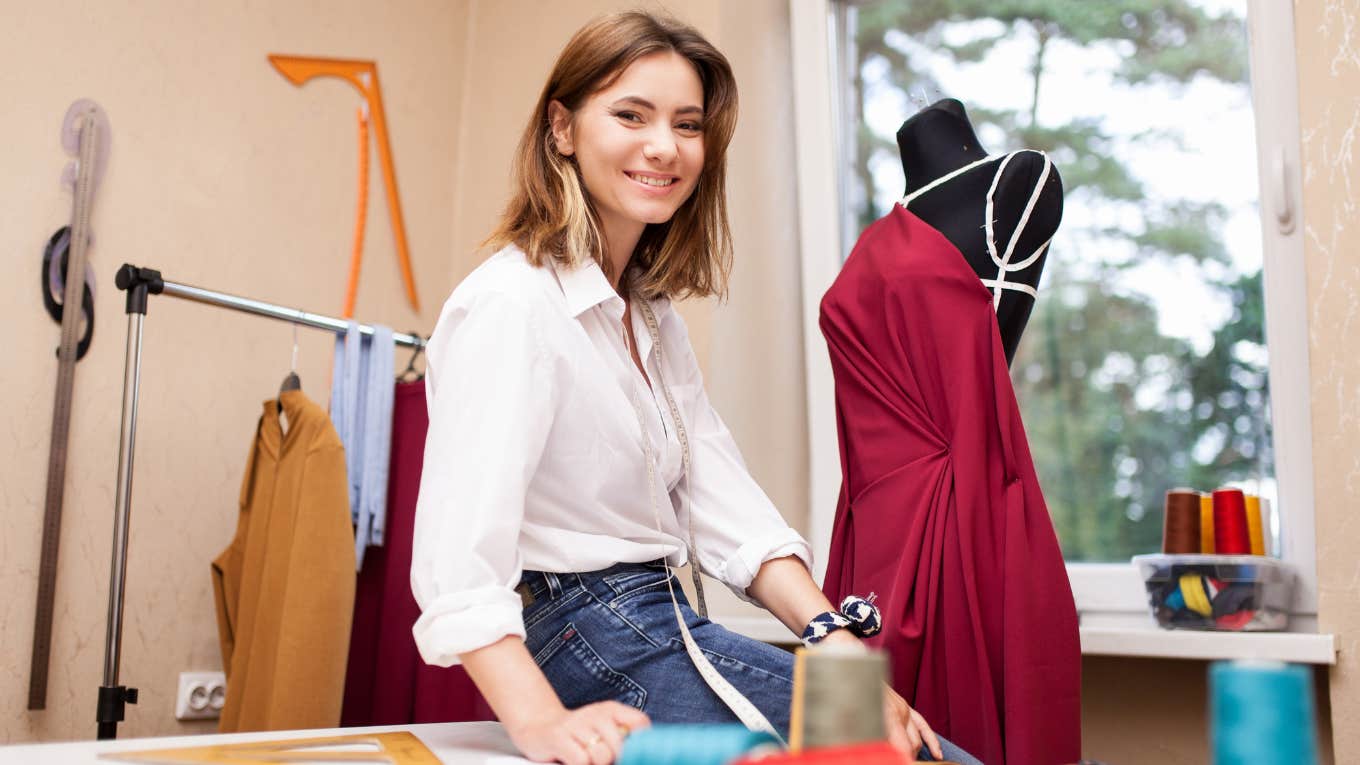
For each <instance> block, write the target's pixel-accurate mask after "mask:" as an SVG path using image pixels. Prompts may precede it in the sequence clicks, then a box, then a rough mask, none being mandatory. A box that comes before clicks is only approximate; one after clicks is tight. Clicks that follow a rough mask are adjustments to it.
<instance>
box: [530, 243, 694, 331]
mask: <svg viewBox="0 0 1360 765" xmlns="http://www.w3.org/2000/svg"><path fill="white" fill-rule="evenodd" d="M548 262H550V263H551V264H552V268H553V271H554V272H555V273H556V274H557V283H558V284H560V285H561V287H562V294H563V295H564V296H565V297H566V299H567V310H569V311H571V315H572V316H573V317H579V316H580V315H581V314H583V313H585V312H586V311H588V310H590V309H591V308H594V307H595V306H597V305H600V304H601V303H608V302H609V301H610V300H611V299H613V300H616V301H618V302H617V303H613V304H612V305H613V306H614V307H615V313H617V315H618V316H620V317H621V316H623V299H622V298H620V297H619V294H618V293H617V292H615V291H614V287H613V286H611V285H610V284H609V279H608V278H606V277H605V275H604V270H603V269H601V268H600V264H599V263H596V262H595V261H594V260H588V261H586V262H584V263H581V264H579V265H577V266H574V267H573V266H570V265H567V264H566V263H563V262H561V261H560V260H558V259H556V258H549V261H548ZM649 302H650V303H651V306H652V311H653V312H654V313H656V318H657V320H658V321H660V320H661V319H662V318H664V317H665V316H666V315H667V314H669V313H670V312H671V301H670V298H667V297H660V298H656V299H655V300H651V301H649Z"/></svg>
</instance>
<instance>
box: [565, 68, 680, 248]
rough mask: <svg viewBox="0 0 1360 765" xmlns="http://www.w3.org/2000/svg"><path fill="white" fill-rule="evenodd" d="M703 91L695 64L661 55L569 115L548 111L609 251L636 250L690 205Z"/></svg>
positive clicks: (566, 112)
mask: <svg viewBox="0 0 1360 765" xmlns="http://www.w3.org/2000/svg"><path fill="white" fill-rule="evenodd" d="M703 103H704V89H703V84H702V83H701V82H700V81H699V74H698V72H696V71H695V69H694V65H693V64H691V63H690V62H689V61H688V60H686V59H685V58H684V57H682V56H680V55H679V54H677V53H675V52H672V51H667V52H664V53H653V54H650V55H647V56H643V57H642V58H639V59H638V60H636V61H634V62H633V63H632V64H631V65H629V66H628V68H627V69H625V70H623V73H622V74H621V75H619V77H618V78H617V79H616V80H615V81H614V82H613V84H611V85H610V86H609V87H607V88H605V89H603V90H601V91H599V92H597V93H595V94H593V95H591V96H589V97H588V98H587V99H586V100H585V102H584V103H583V104H581V106H580V108H579V109H577V110H576V112H575V113H574V114H571V113H569V112H568V111H567V109H566V108H565V107H564V106H563V105H562V104H560V103H558V102H557V101H554V102H552V103H551V104H550V105H549V107H548V109H549V111H548V114H549V117H550V119H551V121H552V126H553V138H554V141H555V142H556V145H557V150H558V151H559V152H560V153H562V154H564V155H574V156H575V157H576V163H577V165H578V166H579V167H580V168H581V177H582V179H583V181H584V182H585V187H586V193H587V194H589V195H590V199H591V201H592V202H593V203H594V205H595V209H596V211H597V212H598V213H599V215H600V219H601V223H602V224H603V226H604V231H603V232H602V233H603V234H604V236H605V239H606V243H607V245H608V246H610V247H611V248H612V247H615V246H624V245H626V246H627V247H628V248H629V250H630V251H631V248H632V247H633V246H634V245H636V243H637V240H638V238H639V237H640V236H641V235H642V230H643V228H644V227H645V226H646V225H647V224H648V223H665V222H666V221H668V220H670V219H671V216H673V215H675V211H676V210H678V209H679V208H680V205H682V204H684V202H685V200H687V199H689V196H690V194H691V193H693V192H694V187H695V185H696V184H697V183H698V181H699V173H700V171H702V170H703V166H704V136H703V121H704V110H703Z"/></svg>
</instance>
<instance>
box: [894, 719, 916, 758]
mask: <svg viewBox="0 0 1360 765" xmlns="http://www.w3.org/2000/svg"><path fill="white" fill-rule="evenodd" d="M888 743H889V744H892V746H893V748H894V749H897V750H898V751H900V752H903V753H905V754H909V755H911V758H912V759H913V760H915V759H916V753H917V752H919V751H921V750H920V747H916V748H913V747H912V745H911V739H910V738H908V736H907V726H905V725H903V724H902V722H901V721H900V720H889V721H888Z"/></svg>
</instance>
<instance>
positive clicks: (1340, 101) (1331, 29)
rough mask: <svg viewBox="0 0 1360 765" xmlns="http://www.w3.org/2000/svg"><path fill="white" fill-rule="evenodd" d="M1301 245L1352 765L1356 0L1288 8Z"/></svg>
mask: <svg viewBox="0 0 1360 765" xmlns="http://www.w3.org/2000/svg"><path fill="white" fill-rule="evenodd" d="M1294 13H1295V22H1294V27H1295V29H1296V34H1297V37H1298V51H1299V110H1300V113H1299V117H1300V127H1301V129H1302V133H1303V155H1302V156H1303V179H1304V180H1303V213H1304V239H1305V241H1306V242H1307V245H1306V247H1307V259H1306V265H1307V271H1308V302H1309V305H1310V309H1311V313H1310V315H1309V316H1308V330H1309V343H1308V347H1309V354H1310V358H1309V366H1310V375H1311V377H1312V385H1311V395H1312V402H1313V476H1314V478H1313V480H1314V485H1315V487H1316V488H1315V490H1316V494H1317V505H1316V513H1317V526H1318V533H1317V539H1318V550H1317V563H1318V621H1319V626H1320V628H1321V629H1322V630H1323V631H1326V632H1331V633H1333V634H1335V635H1336V638H1337V646H1338V648H1339V649H1340V650H1339V651H1338V653H1337V664H1336V667H1335V668H1333V669H1332V671H1331V677H1330V685H1331V704H1332V728H1333V730H1334V731H1335V733H1334V736H1335V738H1334V742H1333V743H1334V744H1335V748H1336V761H1337V762H1347V763H1349V762H1360V655H1357V648H1360V555H1356V548H1357V546H1360V516H1357V514H1356V509H1357V508H1360V440H1357V436H1358V435H1360V355H1357V350H1360V342H1358V341H1357V340H1356V337H1357V334H1358V333H1360V314H1357V309H1360V254H1357V250H1356V239H1357V237H1360V219H1358V218H1357V204H1358V203H1360V199H1358V198H1357V192H1360V154H1357V153H1356V151H1355V139H1356V131H1357V130H1360V56H1357V54H1356V51H1357V50H1360V0H1330V1H1329V2H1316V1H1315V0H1309V1H1303V0H1300V1H1299V2H1296V3H1295V6H1294Z"/></svg>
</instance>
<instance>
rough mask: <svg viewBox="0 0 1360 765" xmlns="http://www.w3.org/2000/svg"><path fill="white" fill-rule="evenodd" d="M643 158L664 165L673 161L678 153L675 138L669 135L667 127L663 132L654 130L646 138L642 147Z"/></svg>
mask: <svg viewBox="0 0 1360 765" xmlns="http://www.w3.org/2000/svg"><path fill="white" fill-rule="evenodd" d="M642 153H643V156H645V157H647V159H649V160H651V161H653V162H660V163H662V164H666V163H669V162H671V161H672V160H674V159H675V156H676V154H678V153H679V150H678V147H677V146H676V143H675V136H673V135H671V131H670V129H669V127H667V129H665V130H654V131H652V132H651V134H650V135H648V136H647V142H646V143H645V144H643V147H642Z"/></svg>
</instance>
